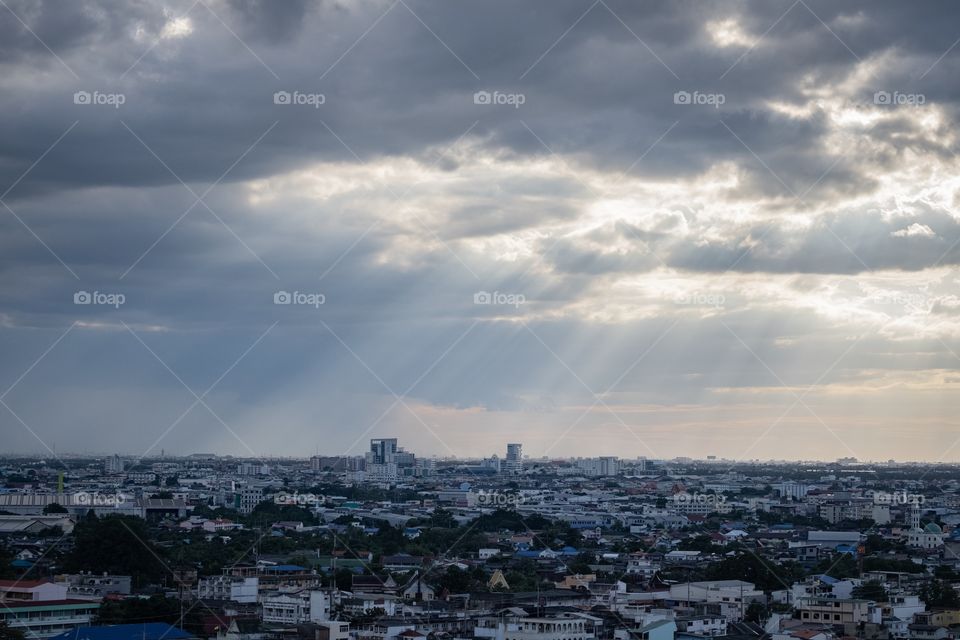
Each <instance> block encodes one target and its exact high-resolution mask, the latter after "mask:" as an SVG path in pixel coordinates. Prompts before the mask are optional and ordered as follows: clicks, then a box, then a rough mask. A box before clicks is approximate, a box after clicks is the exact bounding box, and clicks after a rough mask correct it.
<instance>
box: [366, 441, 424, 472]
mask: <svg viewBox="0 0 960 640" xmlns="http://www.w3.org/2000/svg"><path fill="white" fill-rule="evenodd" d="M366 463H367V464H366V478H367V479H368V480H371V481H373V482H395V481H396V480H398V479H399V478H400V476H412V475H415V474H416V470H417V458H416V456H415V455H414V454H412V453H410V452H407V451H404V450H403V448H402V447H398V446H397V439H396V438H372V439H371V440H370V450H369V451H367V455H366Z"/></svg>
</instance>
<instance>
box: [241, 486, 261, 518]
mask: <svg viewBox="0 0 960 640" xmlns="http://www.w3.org/2000/svg"><path fill="white" fill-rule="evenodd" d="M263 500H264V498H263V487H255V486H252V485H247V486H245V487H243V488H241V489H240V490H239V491H238V492H236V493H235V494H234V507H235V508H236V510H237V511H239V512H240V513H242V514H244V515H250V514H251V513H253V510H254V509H255V508H256V507H257V505H258V504H260V503H261V502H263Z"/></svg>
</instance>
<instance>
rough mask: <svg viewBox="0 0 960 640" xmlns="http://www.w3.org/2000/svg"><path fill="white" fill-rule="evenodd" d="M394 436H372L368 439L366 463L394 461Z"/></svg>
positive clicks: (395, 450)
mask: <svg viewBox="0 0 960 640" xmlns="http://www.w3.org/2000/svg"><path fill="white" fill-rule="evenodd" d="M396 454H397V439H396V438H373V439H371V440H370V451H368V452H367V463H368V464H389V463H391V462H396V460H395V459H394V458H395V457H396Z"/></svg>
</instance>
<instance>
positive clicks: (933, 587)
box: [920, 580, 960, 608]
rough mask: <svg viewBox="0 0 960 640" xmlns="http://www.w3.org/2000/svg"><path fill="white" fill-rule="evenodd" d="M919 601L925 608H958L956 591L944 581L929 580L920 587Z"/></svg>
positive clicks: (959, 604) (959, 603)
mask: <svg viewBox="0 0 960 640" xmlns="http://www.w3.org/2000/svg"><path fill="white" fill-rule="evenodd" d="M920 599H921V600H923V601H924V602H926V603H927V607H928V608H929V607H947V608H954V607H957V606H960V597H958V596H957V591H956V590H955V589H954V588H953V585H951V584H950V583H949V582H947V581H946V580H930V581H928V582H927V583H926V584H924V585H923V586H922V587H920Z"/></svg>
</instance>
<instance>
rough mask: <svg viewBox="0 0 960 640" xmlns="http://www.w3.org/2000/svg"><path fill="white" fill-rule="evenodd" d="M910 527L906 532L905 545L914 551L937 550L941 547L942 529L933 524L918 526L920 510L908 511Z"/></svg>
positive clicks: (915, 508)
mask: <svg viewBox="0 0 960 640" xmlns="http://www.w3.org/2000/svg"><path fill="white" fill-rule="evenodd" d="M910 517H911V522H912V526H911V527H910V530H909V531H908V532H907V545H908V546H911V547H913V548H915V549H937V548H939V547H942V546H943V529H941V528H940V525H938V524H937V523H935V522H929V523H927V524H926V525H925V526H923V527H921V526H920V509H919V507H916V506H915V507H914V508H913V509H911V510H910Z"/></svg>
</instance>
